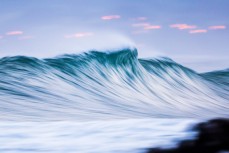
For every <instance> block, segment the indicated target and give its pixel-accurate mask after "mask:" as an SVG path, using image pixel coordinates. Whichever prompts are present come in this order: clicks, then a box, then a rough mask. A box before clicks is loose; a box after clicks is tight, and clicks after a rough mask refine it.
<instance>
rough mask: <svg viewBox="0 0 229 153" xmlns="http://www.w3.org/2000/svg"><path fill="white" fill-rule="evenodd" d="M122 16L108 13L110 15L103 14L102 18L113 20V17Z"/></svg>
mask: <svg viewBox="0 0 229 153" xmlns="http://www.w3.org/2000/svg"><path fill="white" fill-rule="evenodd" d="M119 18H121V16H120V15H108V16H102V17H101V19H102V20H113V19H119Z"/></svg>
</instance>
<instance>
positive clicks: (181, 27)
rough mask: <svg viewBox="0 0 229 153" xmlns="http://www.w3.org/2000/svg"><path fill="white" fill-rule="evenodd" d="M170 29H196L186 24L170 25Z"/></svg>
mask: <svg viewBox="0 0 229 153" xmlns="http://www.w3.org/2000/svg"><path fill="white" fill-rule="evenodd" d="M170 27H171V28H176V29H179V30H185V29H195V28H197V26H196V25H188V24H172V25H170Z"/></svg>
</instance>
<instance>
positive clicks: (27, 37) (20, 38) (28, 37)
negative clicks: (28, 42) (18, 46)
mask: <svg viewBox="0 0 229 153" xmlns="http://www.w3.org/2000/svg"><path fill="white" fill-rule="evenodd" d="M33 38H34V37H33V36H22V37H19V38H18V39H19V40H25V39H33Z"/></svg>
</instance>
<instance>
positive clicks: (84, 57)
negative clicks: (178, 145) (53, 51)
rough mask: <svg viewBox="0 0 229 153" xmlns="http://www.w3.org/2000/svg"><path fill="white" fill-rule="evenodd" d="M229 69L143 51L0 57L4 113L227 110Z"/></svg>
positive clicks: (187, 114)
mask: <svg viewBox="0 0 229 153" xmlns="http://www.w3.org/2000/svg"><path fill="white" fill-rule="evenodd" d="M228 99H229V70H228V69H227V70H223V71H215V72H209V73H203V74H199V73H196V72H195V71H193V70H191V69H188V68H186V67H184V66H182V65H180V64H178V63H176V62H174V61H173V60H171V59H169V58H158V59H138V58H137V50H135V49H133V50H130V49H123V50H120V51H116V52H98V51H90V52H87V53H83V54H79V55H62V56H58V57H55V58H48V59H37V58H34V57H25V56H14V57H4V58H1V59H0V102H1V105H0V119H2V120H22V121H25V120H27V121H33V120H66V119H69V120H83V121H85V120H95V119H118V118H154V117H160V118H161V117H166V118H212V117H226V116H229V103H228Z"/></svg>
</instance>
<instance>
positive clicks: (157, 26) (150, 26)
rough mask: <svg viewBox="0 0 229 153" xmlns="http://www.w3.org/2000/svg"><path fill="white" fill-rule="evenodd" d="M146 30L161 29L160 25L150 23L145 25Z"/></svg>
mask: <svg viewBox="0 0 229 153" xmlns="http://www.w3.org/2000/svg"><path fill="white" fill-rule="evenodd" d="M144 29H145V30H153V29H161V26H159V25H148V26H145V27H144Z"/></svg>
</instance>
